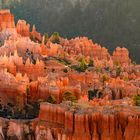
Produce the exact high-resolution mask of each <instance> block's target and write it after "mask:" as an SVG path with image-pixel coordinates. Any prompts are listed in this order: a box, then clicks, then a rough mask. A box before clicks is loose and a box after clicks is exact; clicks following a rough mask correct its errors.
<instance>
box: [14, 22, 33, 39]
mask: <svg viewBox="0 0 140 140" xmlns="http://www.w3.org/2000/svg"><path fill="white" fill-rule="evenodd" d="M16 29H17V33H18V34H21V35H22V36H25V37H26V36H27V37H29V36H30V25H29V24H27V23H26V21H24V20H19V21H18V23H17V25H16Z"/></svg>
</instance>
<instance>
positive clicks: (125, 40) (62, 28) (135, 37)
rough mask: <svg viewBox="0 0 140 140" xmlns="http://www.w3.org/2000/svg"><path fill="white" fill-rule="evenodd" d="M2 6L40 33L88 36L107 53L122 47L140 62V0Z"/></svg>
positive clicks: (32, 1)
mask: <svg viewBox="0 0 140 140" xmlns="http://www.w3.org/2000/svg"><path fill="white" fill-rule="evenodd" d="M17 1H20V2H17ZM6 2H7V3H6ZM4 6H5V7H6V6H7V7H10V8H11V11H12V12H13V13H14V15H15V19H16V21H17V20H18V19H19V18H21V19H25V20H27V21H28V22H29V23H31V25H32V24H36V26H37V29H38V30H39V31H40V32H41V33H44V32H47V33H48V34H52V33H53V32H55V31H57V32H59V33H60V34H61V35H62V36H63V37H67V38H72V37H75V36H88V37H89V38H91V39H93V41H94V42H98V43H100V44H102V45H104V46H105V47H107V48H109V50H110V51H112V50H113V49H114V48H116V46H124V47H127V48H128V49H129V51H130V52H131V56H132V57H133V59H134V60H136V61H137V62H140V55H139V52H140V8H139V7H140V0H12V1H11V0H9V2H8V0H7V1H5V3H3V7H4Z"/></svg>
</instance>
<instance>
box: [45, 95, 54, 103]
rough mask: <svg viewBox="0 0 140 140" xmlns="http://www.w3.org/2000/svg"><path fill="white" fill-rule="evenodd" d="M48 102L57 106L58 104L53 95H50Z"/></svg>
mask: <svg viewBox="0 0 140 140" xmlns="http://www.w3.org/2000/svg"><path fill="white" fill-rule="evenodd" d="M47 102H49V103H51V104H55V103H56V99H55V97H54V96H53V95H50V96H49V97H48V99H47Z"/></svg>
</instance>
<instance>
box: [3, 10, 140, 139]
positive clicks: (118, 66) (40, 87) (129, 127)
mask: <svg viewBox="0 0 140 140" xmlns="http://www.w3.org/2000/svg"><path fill="white" fill-rule="evenodd" d="M0 29H1V30H0V41H1V42H2V44H1V45H0V116H1V117H3V119H0V138H1V137H2V138H5V139H6V138H7V135H8V136H9V138H13V137H17V138H18V139H20V140H28V139H29V140H31V139H33V138H34V139H36V140H43V139H45V140H47V139H49V140H54V139H58V140H90V139H92V140H119V139H120V140H124V139H125V140H129V139H130V140H139V139H140V135H139V133H140V132H139V130H140V128H139V122H140V120H139V116H140V108H139V107H136V105H137V106H138V105H139V100H138V99H139V94H140V65H138V64H135V63H132V61H131V59H130V58H129V52H128V50H127V49H126V48H119V47H118V48H116V50H115V51H114V52H113V54H112V55H111V54H109V51H108V50H107V49H106V48H104V47H102V46H101V45H99V44H96V43H94V42H93V41H92V40H89V39H88V38H87V37H76V38H73V39H69V40H68V39H64V38H62V37H59V36H58V38H59V42H55V43H54V42H53V41H52V36H51V37H50V38H48V39H47V40H45V35H44V37H42V36H41V34H40V33H39V32H37V30H36V28H35V26H33V29H32V31H31V32H30V25H29V24H27V23H26V21H24V20H19V21H18V23H17V26H16V27H15V23H14V16H13V15H12V14H11V13H10V11H9V10H1V11H0ZM134 97H135V98H134ZM137 100H138V101H137ZM42 102H43V103H42ZM48 102H49V103H48ZM39 105H40V108H39ZM6 118H8V119H9V118H10V119H11V118H12V119H14V120H7V119H6ZM33 118H36V119H35V120H31V119H33ZM16 119H30V120H29V122H26V121H27V120H25V122H23V120H22V121H18V120H16ZM5 124H8V127H7V128H6V129H5V131H6V130H7V129H8V130H7V132H5V131H3V128H5ZM30 127H31V128H30ZM17 128H18V129H17ZM29 132H30V133H29Z"/></svg>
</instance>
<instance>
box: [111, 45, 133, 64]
mask: <svg viewBox="0 0 140 140" xmlns="http://www.w3.org/2000/svg"><path fill="white" fill-rule="evenodd" d="M112 58H113V60H114V61H118V62H119V63H121V64H130V62H131V60H130V58H129V52H128V50H127V49H126V48H120V47H117V48H116V50H115V51H114V52H113V56H112Z"/></svg>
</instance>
